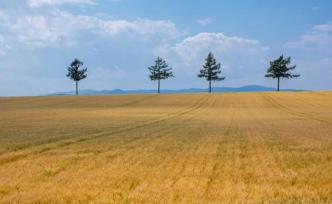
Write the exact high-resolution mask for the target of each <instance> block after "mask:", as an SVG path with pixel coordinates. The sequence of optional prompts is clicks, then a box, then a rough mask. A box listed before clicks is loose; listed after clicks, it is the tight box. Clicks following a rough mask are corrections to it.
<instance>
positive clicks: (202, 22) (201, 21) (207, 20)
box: [197, 17, 212, 26]
mask: <svg viewBox="0 0 332 204" xmlns="http://www.w3.org/2000/svg"><path fill="white" fill-rule="evenodd" d="M197 23H198V24H199V25H202V26H206V25H209V24H210V23H212V18H210V17H208V18H203V19H199V20H197Z"/></svg>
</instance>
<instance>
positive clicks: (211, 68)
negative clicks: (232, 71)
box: [198, 52, 226, 93]
mask: <svg viewBox="0 0 332 204" xmlns="http://www.w3.org/2000/svg"><path fill="white" fill-rule="evenodd" d="M220 75H221V69H220V63H218V64H217V62H216V59H215V58H214V56H213V54H212V53H211V52H210V53H209V54H208V56H207V58H206V59H205V64H204V65H203V68H202V69H201V70H200V73H199V74H198V77H199V78H205V79H206V80H207V81H208V82H209V93H211V82H212V81H214V82H215V81H222V80H224V79H225V78H226V77H221V76H220Z"/></svg>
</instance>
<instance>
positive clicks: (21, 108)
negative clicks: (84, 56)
mask: <svg viewBox="0 0 332 204" xmlns="http://www.w3.org/2000/svg"><path fill="white" fill-rule="evenodd" d="M243 202H249V203H257V202H259V203H262V202H267V203H285V202H286V203H300V202H305V203H332V92H284V93H269V92H267V93H221V94H164V95H154V94H151V95H149V94H147V95H114V96H106V95H105V96H77V97H76V96H50V97H13V98H0V203H243Z"/></svg>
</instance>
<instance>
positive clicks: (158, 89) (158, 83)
mask: <svg viewBox="0 0 332 204" xmlns="http://www.w3.org/2000/svg"><path fill="white" fill-rule="evenodd" d="M159 93H160V79H158V94H159Z"/></svg>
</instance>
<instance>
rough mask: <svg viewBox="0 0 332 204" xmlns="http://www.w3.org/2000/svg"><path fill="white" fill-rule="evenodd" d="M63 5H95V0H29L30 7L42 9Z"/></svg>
mask: <svg viewBox="0 0 332 204" xmlns="http://www.w3.org/2000/svg"><path fill="white" fill-rule="evenodd" d="M62 4H90V5H91V4H95V1H94V0H29V1H28V5H29V6H30V7H40V6H44V5H48V6H58V5H62Z"/></svg>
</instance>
